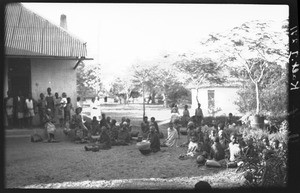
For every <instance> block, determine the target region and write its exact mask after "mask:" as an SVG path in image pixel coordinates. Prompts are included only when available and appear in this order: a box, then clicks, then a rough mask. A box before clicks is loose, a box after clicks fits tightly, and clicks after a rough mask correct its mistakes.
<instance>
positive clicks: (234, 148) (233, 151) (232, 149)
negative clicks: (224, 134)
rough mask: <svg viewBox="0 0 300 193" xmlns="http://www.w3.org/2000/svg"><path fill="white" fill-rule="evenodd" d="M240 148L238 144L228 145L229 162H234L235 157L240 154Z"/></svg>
mask: <svg viewBox="0 0 300 193" xmlns="http://www.w3.org/2000/svg"><path fill="white" fill-rule="evenodd" d="M240 152H241V148H240V145H239V144H238V143H234V144H233V143H232V142H230V143H229V153H230V158H229V161H236V157H237V156H238V155H239V154H240Z"/></svg>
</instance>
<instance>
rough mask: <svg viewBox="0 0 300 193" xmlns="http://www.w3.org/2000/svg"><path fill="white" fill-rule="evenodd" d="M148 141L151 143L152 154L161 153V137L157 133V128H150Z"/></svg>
mask: <svg viewBox="0 0 300 193" xmlns="http://www.w3.org/2000/svg"><path fill="white" fill-rule="evenodd" d="M148 141H150V149H151V151H152V152H154V153H155V152H158V151H160V141H159V136H158V134H157V133H156V132H155V126H154V125H152V126H150V133H149V135H148Z"/></svg>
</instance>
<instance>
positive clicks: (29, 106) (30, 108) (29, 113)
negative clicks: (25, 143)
mask: <svg viewBox="0 0 300 193" xmlns="http://www.w3.org/2000/svg"><path fill="white" fill-rule="evenodd" d="M25 108H26V114H25V117H26V119H27V124H28V126H29V128H32V119H33V117H34V116H35V111H34V101H33V99H32V96H31V94H28V97H27V99H26V100H25Z"/></svg>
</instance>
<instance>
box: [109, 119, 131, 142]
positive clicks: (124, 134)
mask: <svg viewBox="0 0 300 193" xmlns="http://www.w3.org/2000/svg"><path fill="white" fill-rule="evenodd" d="M123 124H124V123H123ZM129 143H130V134H129V132H128V130H127V129H126V128H125V127H124V126H123V127H121V128H120V130H119V132H118V137H117V140H116V141H115V142H114V143H113V144H112V145H128V144H129Z"/></svg>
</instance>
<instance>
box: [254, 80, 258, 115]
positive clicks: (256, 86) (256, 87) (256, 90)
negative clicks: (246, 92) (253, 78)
mask: <svg viewBox="0 0 300 193" xmlns="http://www.w3.org/2000/svg"><path fill="white" fill-rule="evenodd" d="M255 93H256V114H258V113H259V90H258V82H255Z"/></svg>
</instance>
